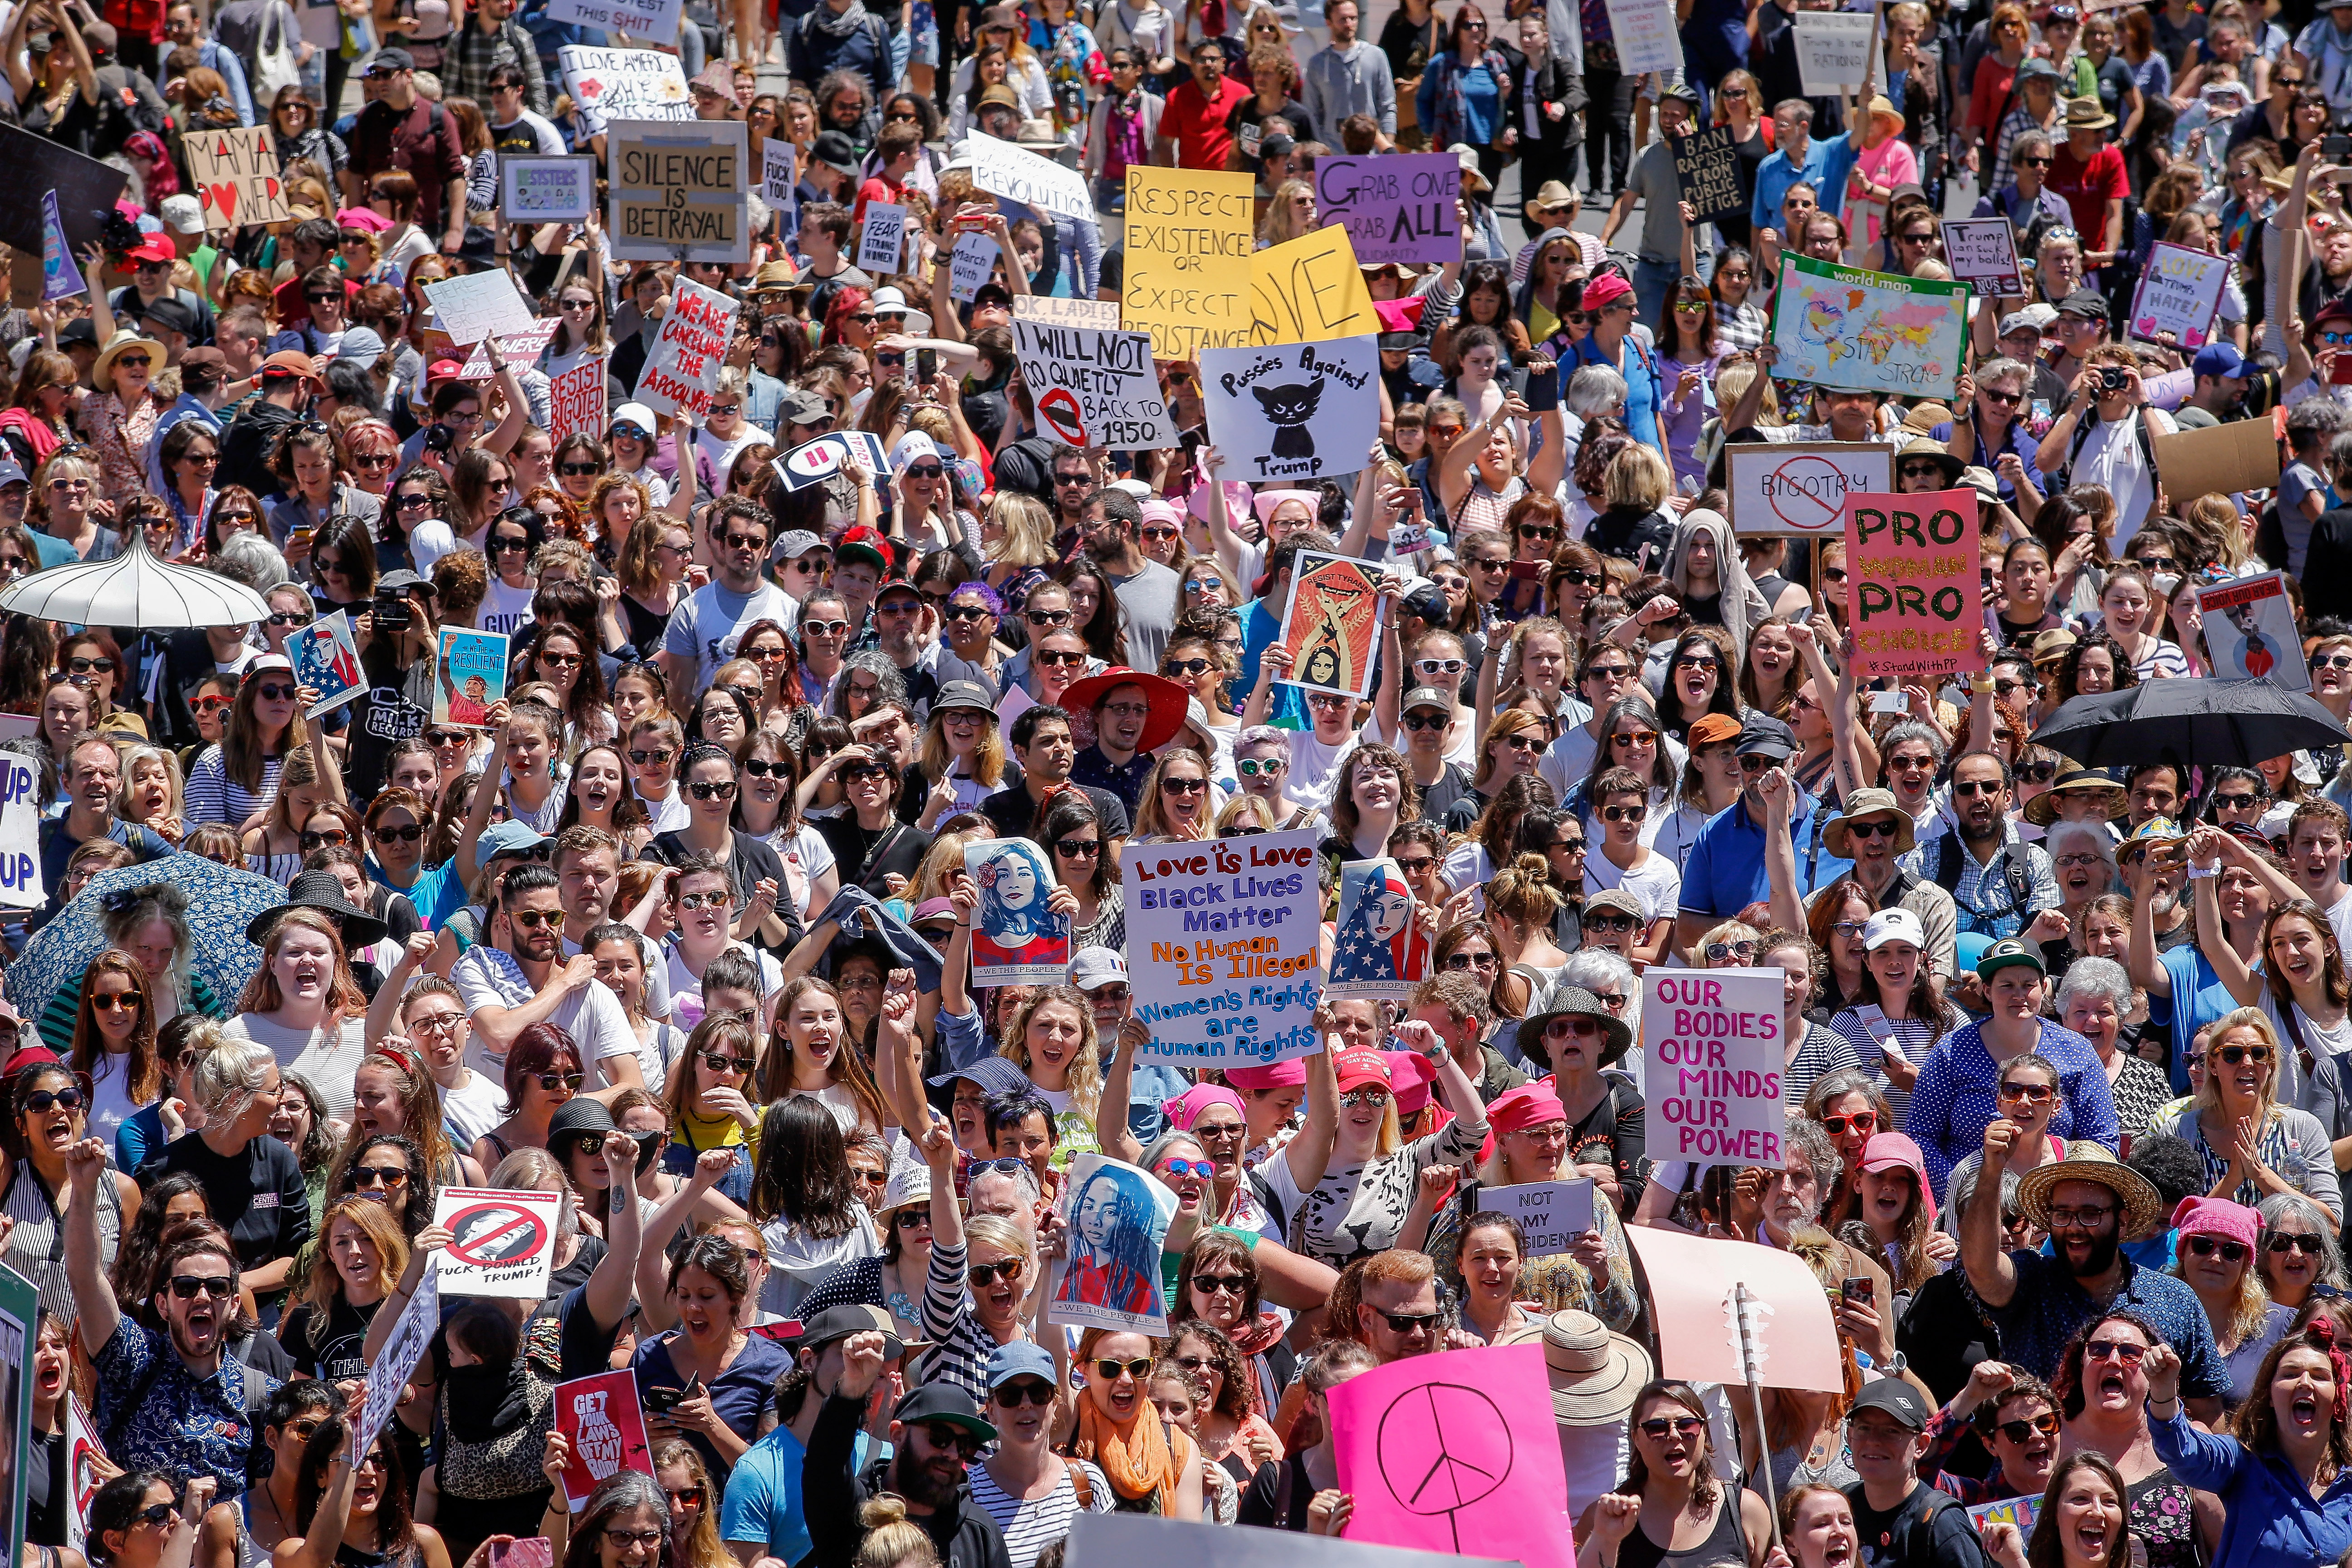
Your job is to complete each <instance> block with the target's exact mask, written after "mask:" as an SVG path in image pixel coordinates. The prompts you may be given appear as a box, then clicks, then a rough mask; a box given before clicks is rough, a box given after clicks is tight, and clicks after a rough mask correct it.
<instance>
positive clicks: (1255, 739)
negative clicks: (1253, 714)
mask: <svg viewBox="0 0 2352 1568" xmlns="http://www.w3.org/2000/svg"><path fill="white" fill-rule="evenodd" d="M1261 745H1262V746H1272V747H1274V748H1275V749H1276V750H1277V751H1279V752H1281V753H1282V756H1283V760H1284V761H1285V762H1287V761H1289V759H1290V731H1287V730H1277V729H1276V728H1275V727H1274V726H1273V725H1271V724H1253V725H1251V726H1250V727H1249V728H1248V729H1246V730H1244V731H1242V732H1241V733H1240V734H1238V735H1235V736H1234V755H1236V756H1238V755H1240V754H1241V750H1242V748H1243V747H1244V746H1261Z"/></svg>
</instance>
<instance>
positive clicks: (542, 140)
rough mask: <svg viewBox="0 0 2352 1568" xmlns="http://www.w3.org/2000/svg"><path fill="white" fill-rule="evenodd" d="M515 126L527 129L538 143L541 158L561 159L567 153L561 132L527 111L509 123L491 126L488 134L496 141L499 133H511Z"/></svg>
mask: <svg viewBox="0 0 2352 1568" xmlns="http://www.w3.org/2000/svg"><path fill="white" fill-rule="evenodd" d="M517 125H520V126H524V127H526V128H527V129H529V131H530V133H531V135H532V137H533V138H535V139H536V140H537V141H538V142H539V155H540V156H541V157H542V158H561V157H562V156H563V154H564V153H566V152H567V151H568V149H567V148H566V147H565V146H564V145H563V132H561V131H558V130H557V129H556V128H555V127H554V126H553V125H551V124H550V123H548V121H546V120H545V119H543V118H541V116H539V115H536V114H533V113H532V112H531V111H530V110H528V109H526V110H523V111H522V112H521V113H520V114H518V115H517V116H515V118H514V120H513V121H512V122H511V123H509V124H506V125H493V126H491V127H490V132H491V137H492V139H493V140H496V139H497V138H498V135H499V132H507V131H511V130H513V129H514V128H515V126H517Z"/></svg>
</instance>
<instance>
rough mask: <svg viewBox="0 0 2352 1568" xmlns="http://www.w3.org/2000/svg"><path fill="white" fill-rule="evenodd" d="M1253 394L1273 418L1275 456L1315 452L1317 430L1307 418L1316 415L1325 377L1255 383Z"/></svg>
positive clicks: (1292, 456) (1261, 406) (1291, 456)
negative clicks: (1276, 384) (1277, 382)
mask: <svg viewBox="0 0 2352 1568" xmlns="http://www.w3.org/2000/svg"><path fill="white" fill-rule="evenodd" d="M1250 395H1252V396H1254V397H1255V398H1256V399H1257V403H1258V406H1259V407H1260V408H1262V409H1264V410H1265V416H1266V418H1267V419H1268V420H1270V421H1272V423H1273V425H1274V426H1275V431H1274V456H1276V457H1277V458H1313V457H1314V456H1315V433H1314V432H1313V431H1311V430H1309V429H1307V421H1308V420H1309V419H1312V418H1314V417H1315V405H1317V404H1318V403H1319V402H1321V401H1322V399H1323V380H1322V378H1321V377H1320V376H1318V377H1317V378H1316V379H1315V380H1313V381H1308V382H1297V381H1294V382H1287V383H1286V384H1283V385H1281V386H1253V387H1251V388H1250Z"/></svg>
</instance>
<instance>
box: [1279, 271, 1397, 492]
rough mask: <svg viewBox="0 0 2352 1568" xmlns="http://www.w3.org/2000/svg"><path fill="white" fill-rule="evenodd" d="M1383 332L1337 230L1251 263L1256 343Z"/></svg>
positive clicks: (1327, 339) (1310, 340) (1325, 339)
mask: <svg viewBox="0 0 2352 1568" xmlns="http://www.w3.org/2000/svg"><path fill="white" fill-rule="evenodd" d="M1380 331H1381V319H1380V317H1379V316H1377V315H1375V314H1374V313H1373V311H1372V296H1371V292H1370V290H1369V289H1366V288H1365V287H1364V274H1363V272H1362V270H1361V269H1360V268H1358V267H1357V265H1356V247H1354V246H1352V245H1350V244H1349V242H1348V231H1347V230H1346V229H1344V228H1341V227H1339V226H1338V225H1337V224H1334V225H1332V226H1329V227H1328V228H1318V229H1317V230H1316V231H1315V232H1314V233H1312V234H1303V235H1300V236H1299V237H1297V239H1294V240H1290V241H1287V242H1286V243H1285V244H1282V245H1276V246H1273V247H1268V248H1267V249H1265V250H1261V251H1259V252H1258V253H1257V254H1256V255H1255V256H1254V257H1252V258H1250V339H1249V341H1250V342H1253V343H1257V344H1261V345H1270V344H1275V343H1321V342H1330V341H1331V340H1333V339H1335V338H1353V337H1360V336H1364V335H1365V334H1368V333H1369V334H1371V335H1372V336H1378V335H1379V333H1380ZM1357 467H1360V464H1351V465H1350V466H1349V468H1348V469H1347V470H1344V471H1347V472H1353V471H1354V469H1355V468H1357Z"/></svg>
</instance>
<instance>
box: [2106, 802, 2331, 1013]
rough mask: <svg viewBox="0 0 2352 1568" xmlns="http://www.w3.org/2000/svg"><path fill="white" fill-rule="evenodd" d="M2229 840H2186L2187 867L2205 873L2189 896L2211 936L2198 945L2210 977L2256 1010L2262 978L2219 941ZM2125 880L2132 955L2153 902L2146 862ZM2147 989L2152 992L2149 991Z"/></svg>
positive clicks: (2205, 836) (2196, 836)
mask: <svg viewBox="0 0 2352 1568" xmlns="http://www.w3.org/2000/svg"><path fill="white" fill-rule="evenodd" d="M2229 837H2230V836H2229V835H2228V834H2226V833H2224V832H2222V831H2221V829H2220V828H2218V827H2200V828H2199V829H2197V831H2196V832H2194V833H2192V834H2190V835H2189V865H2190V866H2191V867H2194V868H2200V869H2202V870H2203V871H2205V872H2207V873H2208V874H2207V875H2203V876H2195V877H2191V878H2190V879H2189V889H2190V891H2191V894H2192V896H2193V897H2194V898H2195V900H2196V910H2197V918H2198V919H2200V920H2201V921H2204V922H2205V923H2204V924H2203V925H2201V926H2200V927H2199V928H2198V929H2199V930H2200V931H2210V932H2212V933H2213V935H2212V936H2211V937H2210V938H2208V939H2207V940H2205V941H2203V942H2199V943H2198V944H2197V951H2198V952H2201V953H2203V954H2204V955H2205V959H2206V962H2207V963H2210V964H2211V965H2212V966H2213V973H2215V974H2216V975H2217V976H2219V977H2220V979H2221V984H2222V985H2223V986H2224V987H2225V988H2226V989H2227V990H2228V991H2229V993H2230V995H2231V999H2232V1000H2234V1001H2235V1002H2236V1003H2237V1004H2238V1005H2239V1006H2241V1007H2259V1006H2261V1005H2263V976H2262V975H2260V974H2257V973H2254V971H2253V970H2252V968H2250V967H2249V966H2248V965H2247V963H2246V961H2245V960H2244V959H2243V958H2241V957H2240V956H2239V955H2238V950H2237V948H2236V947H2235V946H2234V945H2232V944H2231V943H2230V942H2225V941H2222V940H2221V893H2220V887H2221V878H2220V876H2219V875H2218V873H2219V872H2220V870H2221V858H2222V856H2224V855H2225V854H2227V853H2228V851H2227V850H2225V849H2224V848H2223V847H2222V844H2223V843H2224V842H2225V841H2227V840H2228V839H2229ZM2125 876H2126V879H2128V881H2129V883H2130V885H2131V889H2132V937H2133V948H2134V952H2135V953H2137V948H2138V936H2139V927H2140V924H2141V921H2143V920H2145V919H2147V918H2149V917H2148V916H2147V906H2148V905H2149V904H2150V903H2152V902H2154V900H2152V899H2150V898H2149V897H2148V892H2147V883H2148V876H2147V860H2145V859H2139V860H2135V861H2134V862H2133V863H2132V865H2131V866H2130V867H2129V868H2126V872H2125ZM2295 896H2296V897H2297V898H2301V897H2302V896H2303V895H2302V893H2301V891H2300V890H2298V891H2297V892H2296V894H2295ZM2149 945H2150V946H2151V947H2152V946H2154V945H2155V939H2154V936H2153V934H2151V936H2150V938H2149ZM2157 971H2158V973H2163V966H2162V964H2160V963H2159V964H2158V965H2157ZM2150 989H2151V990H2152V989H2154V988H2153V987H2150ZM2173 1001H2174V1005H2176V1006H2179V1005H2182V1004H2183V1002H2184V1001H2185V998H2181V997H2175V998H2174V999H2173Z"/></svg>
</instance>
